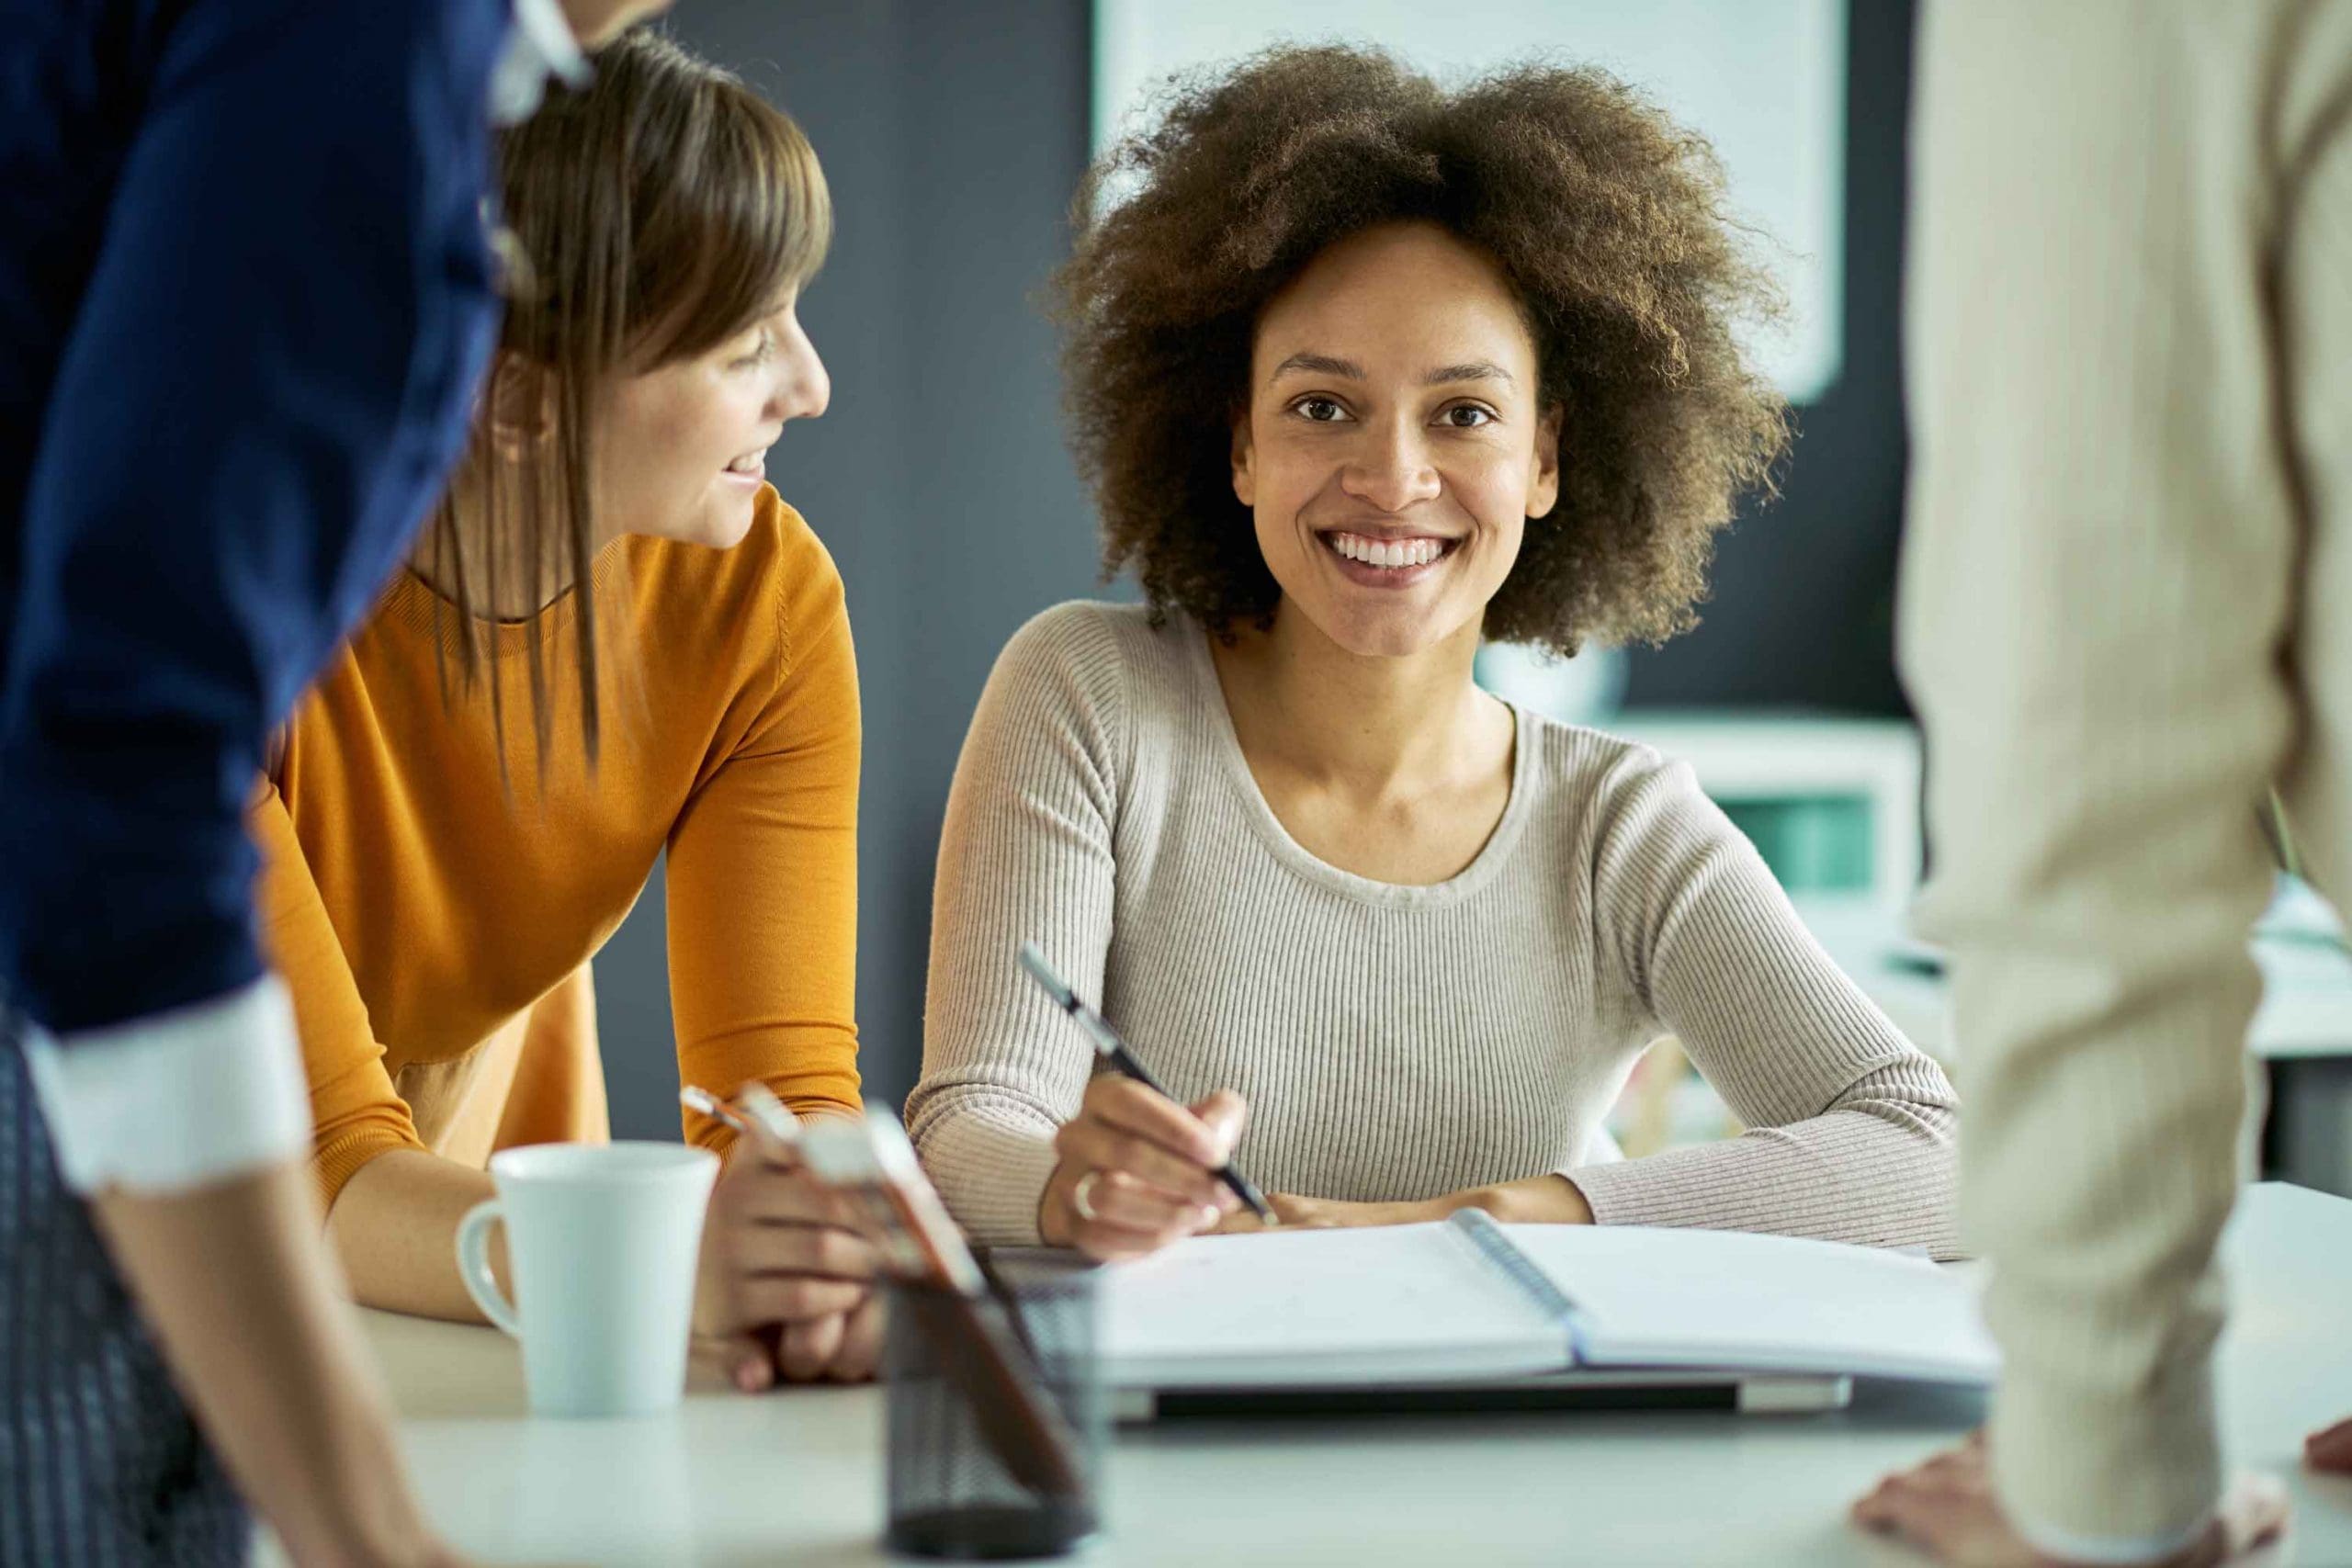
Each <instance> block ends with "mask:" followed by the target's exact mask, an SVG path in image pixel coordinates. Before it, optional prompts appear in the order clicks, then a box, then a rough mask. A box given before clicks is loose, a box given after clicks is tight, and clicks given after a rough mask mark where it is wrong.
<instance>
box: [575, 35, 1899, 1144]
mask: <svg viewBox="0 0 2352 1568" xmlns="http://www.w3.org/2000/svg"><path fill="white" fill-rule="evenodd" d="M1171 3H1174V0H1171ZM1088 10H1089V7H1088V6H1087V4H1086V3H1085V0H832V3H831V4H824V3H809V0H796V3H793V4H788V5H787V4H777V3H775V0H680V3H679V6H678V8H677V11H676V13H675V16H674V18H673V23H672V27H673V31H675V32H676V33H677V34H678V35H679V37H680V38H681V39H684V41H685V42H687V43H688V44H689V45H691V46H692V47H694V48H695V49H697V50H699V51H702V52H703V53H705V54H707V55H709V56H710V57H712V58H714V59H717V60H720V61H723V62H728V63H729V64H731V65H734V66H735V67H737V68H738V69H740V70H742V71H743V72H744V73H746V74H747V75H749V76H750V77H751V79H752V81H753V83H754V84H755V85H759V86H760V87H761V88H763V90H766V91H769V92H770V93H772V94H773V96H775V100H776V101H777V102H779V103H781V104H783V105H784V106H785V107H787V108H788V109H790V110H791V111H792V113H793V114H794V115H795V116H796V117H797V118H798V119H799V120H800V122H801V124H802V125H803V126H804V127H806V129H807V130H808V131H809V137H810V139H811V140H812V141H814V142H815V143H816V146H817V150H818V152H819V154H820V156H821V157H822V158H823V160H824V164H825V169H826V173H827V175H828V176H829V177H830V179H831V184H832V189H833V196H834V203H835V207H836V209H837V214H838V219H839V239H838V240H837V242H836V243H835V245H834V248H833V254H832V257H831V261H830V262H829V264H828V265H827V266H826V269H825V272H824V275H823V276H821V277H820V279H819V280H818V283H817V285H816V287H815V288H814V289H813V290H811V291H810V292H809V295H808V296H807V298H806V299H805V301H804V302H803V306H802V316H803V319H804V320H805V321H807V323H808V325H809V332H810V334H811V336H812V337H813V338H814V340H815V341H816V344H817V345H818V347H819V349H820V351H821V352H822V353H823V354H824V355H825V357H826V361H827V364H828V365H829V366H830V367H831V371H832V377H833V402H832V408H831V412H829V413H827V414H826V416H825V417H824V419H822V420H821V421H819V422H817V423H813V424H808V425H795V426H793V427H791V428H790V429H789V430H787V431H786V434H785V437H784V440H783V442H782V444H781V445H780V446H779V447H778V448H777V452H776V457H775V461H774V463H773V464H772V466H771V468H772V472H773V473H774V474H775V478H776V480H777V484H778V487H779V488H780V489H781V490H782V491H783V492H784V494H785V497H786V499H787V500H789V501H791V502H793V503H794V504H795V505H797V506H798V507H799V508H800V509H801V510H802V511H803V512H804V513H807V515H808V517H809V521H810V523H811V524H813V525H814V526H815V527H816V529H817V532H818V533H819V534H820V536H823V538H824V539H825V541H826V543H827V544H828V545H830V546H831V548H832V551H833V554H834V556H835V557H836V558H838V559H839V561H840V563H841V568H842V575H843V577H844V578H845V579H846V580H847V581H848V584H849V604H850V614H851V617H852V622H853V625H854V628H855V634H856V637H857V645H858V661H859V673H860V680H861V684H862V687H863V691H864V696H865V780H864V789H865V794H864V798H863V804H862V812H861V819H862V826H863V836H862V844H861V863H860V867H859V885H860V892H861V900H862V903H861V908H860V911H859V919H858V928H859V929H858V944H859V953H858V1011H859V1019H860V1025H861V1030H862V1033H863V1037H864V1041H865V1054H864V1068H865V1076H866V1086H867V1093H868V1097H869V1099H871V1100H875V1101H876V1102H877V1103H890V1104H896V1103H897V1102H898V1101H899V1100H900V1099H901V1098H902V1097H903V1096H904V1094H905V1091H906V1089H907V1088H908V1087H909V1086H910V1084H911V1083H912V1081H913V1078H914V1074H915V1069H916V1066H917V1065H918V1063H919V1060H920V1057H921V1055H922V984H923V961H924V950H925V946H926V942H927V939H928V931H929V923H930V889H931V874H932V857H933V849H934V847H935V845H936V843H937V838H938V828H939V820H940V815H941V811H942V809H943V807H944V804H945V799H946V792H947V784H948V779H949V776H950V774H951V773H953V771H954V768H955V763H956V750H957V748H958V747H959V746H960V744H961V742H962V739H963V735H964V728H965V725H966V723H967V719H968V718H969V716H970V714H971V710H972V705H973V703H974V701H975V700H976V699H977V698H978V694H979V689H980V684H981V682H983V681H984V680H985V679H986V678H987V674H988V671H989V665H990V663H991V662H992V661H993V660H994V659H995V656H996V653H997V650H998V649H1000V648H1001V646H1002V645H1003V643H1004V641H1005V639H1006V638H1007V637H1009V636H1011V635H1012V631H1013V629H1014V628H1015V627H1017V626H1019V625H1020V624H1021V623H1022V622H1023V620H1025V619H1027V618H1028V616H1029V615H1033V614H1035V612H1036V611H1037V610H1039V609H1042V608H1044V607H1045V606H1046V605H1047V604H1053V603H1055V602H1057V601H1058V600H1062V599H1067V598H1071V597H1074V596H1079V595H1082V594H1088V593H1092V592H1098V589H1097V587H1096V584H1095V572H1094V561H1095V547H1094V540H1093V535H1092V532H1091V520H1090V517H1089V513H1088V511H1087V508H1086V506H1085V503H1084V500H1083V497H1082V495H1081V493H1080V489H1079V486H1078V483H1077V480H1076V479H1075V477H1074V475H1073V473H1072V470H1071V467H1070V463H1069V457H1068V456H1067V453H1066V450H1065V448H1064V446H1063V444H1062V438H1061V432H1060V423H1059V415H1058V402H1057V399H1058V387H1057V378H1056V374H1055V367H1054V357H1053V355H1054V344H1053V335H1052V333H1051V330H1050V328H1049V327H1048V325H1047V324H1046V321H1045V320H1044V318H1043V316H1042V315H1041V313H1040V311H1039V310H1038V308H1037V298H1038V293H1039V290H1040V289H1041V288H1042V287H1043V285H1044V283H1045V280H1046V275H1047V274H1048V273H1049V272H1050V271H1051V269H1052V267H1053V266H1054V265H1055V263H1056V262H1057V260H1058V259H1059V258H1060V256H1061V254H1062V253H1063V251H1064V249H1065V246H1066V243H1067V239H1068V228H1067V224H1066V204H1067V203H1068V201H1069V196H1070V194H1071V192H1072V190H1073V188H1074V187H1075V186H1076V184H1077V180H1078V177H1079V174H1080V170H1081V168H1082V167H1083V164H1084V161H1085V155H1086V127H1087V122H1088V96H1087V95H1088V68H1087V62H1088V55H1089V47H1090V46H1089V35H1088V20H1087V18H1088ZM1909 37H1910V7H1909V5H1908V3H1907V0H1854V17H1853V24H1852V31H1851V38H1852V58H1853V63H1852V69H1851V78H1852V82H1851V103H1852V107H1851V110H1850V114H1849V119H1850V130H1851V134H1850V137H1849V148H1850V151H1849V173H1848V186H1849V231H1848V247H1847V248H1848V257H1847V320H1846V342H1847V355H1848V359H1847V367H1846V371H1845V374H1844V376H1843V377H1842V378H1841V379H1840V381H1839V382H1838V385H1837V387H1836V388H1834V389H1832V390H1831V392H1830V393H1829V394H1828V395H1827V396H1826V398H1824V399H1823V400H1822V401H1821V402H1820V403H1819V404H1817V405H1815V407H1813V408H1811V409H1809V410H1807V411H1804V417H1803V426H1804V435H1803V438H1802V439H1801V441H1800V443H1799V446H1798V448H1797V455H1796V458H1795V461H1794V463H1793V465H1792V468H1791V470H1790V474H1789V477H1788V484H1787V491H1786V495H1785V498H1784V499H1783V501H1782V502H1781V503H1780V504H1779V505H1777V506H1775V507H1773V508H1771V509H1770V510H1769V511H1766V512H1764V513H1761V514H1760V515H1759V516H1758V517H1757V518H1756V519H1754V520H1753V521H1750V522H1748V523H1747V524H1745V525H1743V526H1742V527H1741V528H1740V529H1739V530H1738V531H1737V533H1736V534H1735V535H1734V536H1733V537H1732V538H1731V539H1730V540H1729V541H1728V542H1727V543H1726V545H1725V547H1724V550H1723V553H1722V557H1721V568H1720V570H1719V571H1718V572H1717V574H1716V592H1715V596H1714V600H1713V604H1712V605H1711V606H1710V608H1709V610H1708V612H1707V620H1706V624H1705V625H1704V626H1702V628H1701V629H1700V630H1699V631H1698V632H1696V633H1694V634H1693V635H1692V636H1691V637H1687V638H1685V639H1683V640H1682V641H1680V642H1679V643H1676V644H1674V645H1671V646H1670V647H1668V649H1664V650H1662V651H1659V652H1657V653H1651V654H1645V655H1642V656H1640V657H1639V658H1638V659H1637V660H1635V664H1634V677H1633V686H1632V692H1631V699H1630V700H1632V701H1633V702H1634V703H1637V704H1639V703H1717V702H1723V703H1747V704H1753V703H1773V704H1797V705H1816V706H1828V707H1841V708H1848V709H1854V710H1859V711H1866V712H1870V711H1877V712H1883V711H1892V710H1894V708H1895V707H1896V706H1897V705H1899V704H1900V700H1901V699H1900V695H1899V694H1898V693H1897V692H1896V689H1895V686H1894V677H1893V672H1892V669H1891V665H1890V661H1889V657H1888V649H1887V645H1888V637H1889V631H1888V621H1889V614H1888V605H1889V604H1890V603H1891V594H1892V580H1893V579H1892V569H1893V560H1894V540H1895V533H1896V528H1897V524H1898V517H1899V508H1900V503H1901V495H1902V472H1903V443H1902V414H1901V408H1900V404H1899V401H1898V394H1899V389H1900V376H1899V368H1898V366H1897V362H1896V358H1895V341H1894V336H1895V334H1894V323H1895V313H1896V310H1895V306H1896V280H1897V278H1898V276H1899V265H1900V263H1899V245H1900V242H1901V235H1902V227H1901V203H1902V173H1903V152H1902V126H1903V118H1904V109H1905V95H1906V93H1907V80H1908V75H1909V47H1910V45H1909ZM662 949H663V943H662V899H661V886H660V879H659V877H658V876H657V877H656V878H655V881H654V885H653V886H651V887H650V888H649V889H648V890H647V895H646V897H645V899H644V900H643V901H642V902H641V903H640V905H639V908H638V910H637V912H636V913H635V914H634V915H632V916H631V917H630V919H629V920H628V923H627V924H626V925H625V926H624V927H623V928H622V930H621V931H620V933H619V934H618V935H616V937H615V938H614V939H613V942H612V943H611V944H610V946H608V947H607V948H606V950H605V953H603V954H602V955H601V956H600V957H599V958H598V960H597V963H596V982H597V990H598V1012H599V1018H600V1021H601V1024H602V1028H603V1033H604V1043H605V1076H606V1078H607V1080H608V1084H609V1087H610V1089H611V1094H612V1103H613V1123H614V1130H615V1132H616V1134H618V1135H621V1136H637V1137H662V1136H674V1135H675V1134H676V1131H677V1112H676V1110H675V1097H676V1091H677V1068H676V1061H675V1056H674V1055H673V1048H672V1037H671V1033H670V1020H669V1004H668V988H667V981H666V978H665V971H666V963H665V960H664V955H663V950H662ZM714 1087H720V1088H724V1087H728V1086H714Z"/></svg>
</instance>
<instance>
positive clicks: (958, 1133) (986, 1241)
mask: <svg viewBox="0 0 2352 1568" xmlns="http://www.w3.org/2000/svg"><path fill="white" fill-rule="evenodd" d="M917 1146H918V1148H919V1149H920V1150H921V1151H922V1163H923V1166H924V1168H926V1169H927V1170H929V1171H930V1172H931V1179H932V1181H933V1184H934V1185H935V1186H937V1187H938V1189H939V1195H940V1196H941V1197H942V1198H943V1199H944V1200H946V1202H947V1212H948V1213H951V1214H953V1215H954V1216H955V1217H956V1224H959V1225H961V1226H963V1227H964V1232H965V1234H966V1235H968V1236H970V1237H971V1238H972V1240H974V1241H975V1242H978V1244H980V1245H981V1246H983V1247H1035V1246H1036V1245H1038V1241H1039V1237H1038V1235H1037V1204H1038V1202H1039V1201H1040V1200H1041V1199H1043V1198H1044V1196H1045V1192H1046V1182H1047V1181H1048V1180H1050V1179H1052V1177H1053V1174H1054V1167H1055V1166H1056V1165H1057V1164H1058V1163H1060V1161H1059V1156H1057V1155H1056V1154H1055V1153H1054V1145H1053V1142H1052V1140H1051V1139H1050V1138H1041V1137H1039V1136H1037V1135H1036V1134H1034V1133H1030V1132H1025V1131H1020V1130H1017V1129H1014V1128H1011V1127H1006V1126H1003V1125H1001V1124H999V1123H995V1122H989V1121H988V1120H987V1119H986V1118H985V1117H983V1116H980V1115H978V1114H972V1113H967V1114H964V1115H959V1116H955V1117H951V1118H948V1119H946V1120H944V1121H943V1122H939V1123H937V1124H935V1125H934V1126H933V1127H931V1128H929V1129H927V1130H926V1135H925V1136H923V1137H922V1138H921V1139H920V1140H919V1141H918V1144H917Z"/></svg>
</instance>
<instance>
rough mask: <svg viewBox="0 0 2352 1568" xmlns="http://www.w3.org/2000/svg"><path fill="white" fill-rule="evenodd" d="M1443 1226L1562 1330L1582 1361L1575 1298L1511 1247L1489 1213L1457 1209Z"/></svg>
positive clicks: (1581, 1330) (1581, 1328)
mask: <svg viewBox="0 0 2352 1568" xmlns="http://www.w3.org/2000/svg"><path fill="white" fill-rule="evenodd" d="M1446 1224H1447V1225H1448V1226H1449V1227H1450V1228H1452V1230H1453V1232H1454V1234H1455V1235H1459V1236H1461V1237H1462V1239H1463V1240H1464V1241H1466V1242H1468V1243H1469V1244H1470V1245H1471V1246H1472V1247H1474V1248H1476V1250H1477V1253H1478V1256H1479V1257H1481V1258H1485V1259H1486V1260H1487V1262H1488V1263H1491V1264H1493V1265H1494V1266H1495V1267H1496V1268H1497V1269H1500V1270H1502V1273H1503V1277H1504V1278H1505V1279H1508V1280H1510V1282H1511V1283H1512V1284H1514V1285H1516V1286H1518V1287H1519V1289H1520V1292H1521V1294H1523V1295H1525V1296H1526V1297H1527V1299H1528V1300H1530V1301H1532V1302H1533V1303H1535V1305H1536V1306H1537V1308H1538V1309H1539V1310H1541V1311H1542V1312H1543V1314H1544V1316H1545V1317H1548V1318H1550V1319H1551V1320H1552V1321H1553V1322H1554V1323H1556V1324H1558V1325H1560V1326H1561V1327H1562V1328H1563V1329H1565V1330H1566V1332H1567V1336H1568V1348H1569V1349H1570V1351H1571V1352H1572V1353H1573V1354H1574V1355H1575V1358H1576V1359H1577V1361H1578V1362H1582V1361H1583V1360H1584V1359H1585V1347H1584V1314H1582V1313H1581V1312H1579V1311H1578V1310H1577V1303H1576V1302H1575V1300H1574V1298H1572V1297H1570V1296H1569V1295H1568V1294H1567V1292H1565V1291H1563V1290H1561V1289H1560V1287H1559V1286H1558V1285H1556V1284H1554V1283H1553V1282H1552V1278H1551V1276H1550V1275H1548V1274H1546V1273H1544V1270H1542V1269H1538V1268H1537V1267H1535V1265H1534V1264H1532V1263H1531V1262H1529V1261H1528V1260H1527V1255H1526V1254H1525V1253H1523V1252H1521V1251H1520V1249H1519V1248H1518V1247H1513V1246H1512V1245H1511V1240H1510V1236H1508V1235H1504V1234H1503V1227H1502V1226H1501V1225H1499V1224H1496V1223H1495V1217H1494V1216H1493V1215H1492V1214H1489V1213H1487V1211H1486V1210H1484V1209H1456V1210H1455V1211H1454V1212H1453V1215H1452V1217H1450V1218H1449V1219H1448V1220H1447V1221H1446Z"/></svg>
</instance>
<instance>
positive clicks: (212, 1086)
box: [26, 976, 311, 1193]
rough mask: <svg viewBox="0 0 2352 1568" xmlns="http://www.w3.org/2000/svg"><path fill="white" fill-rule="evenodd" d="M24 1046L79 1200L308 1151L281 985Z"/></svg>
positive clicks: (204, 1181) (226, 1175)
mask: <svg viewBox="0 0 2352 1568" xmlns="http://www.w3.org/2000/svg"><path fill="white" fill-rule="evenodd" d="M26 1059H27V1062H28V1066H30V1067H31V1069H32V1077H33V1088H34V1091H35V1093H36V1094H37V1095H38V1097H39V1098H40V1106H41V1115H42V1119H43V1120H44V1121H45V1122H47V1123H48V1126H49V1135H50V1141H51V1144H52V1145H54V1146H55V1148H56V1150H57V1165H58V1171H59V1174H60V1175H62V1177H63V1178H64V1179H65V1184H66V1185H67V1186H68V1187H70V1188H72V1189H73V1190H74V1191H76V1192H80V1193H91V1192H96V1191H97V1190H100V1189H102V1188H107V1187H121V1188H124V1189H126V1190H130V1191H140V1192H176V1191H186V1190H189V1189H192V1188H197V1187H204V1186H209V1185H210V1184H212V1183H215V1182H219V1181H224V1180H227V1179H230V1178H232V1177H236V1176H242V1175H244V1174H246V1173H248V1172H250V1171H254V1170H259V1169H262V1168H266V1167H269V1166H274V1165H284V1164H290V1163H292V1162H293V1161H296V1160H299V1159H300V1158H301V1157H302V1156H303V1154H304V1153H305V1152H306V1151H307V1150H308V1149H309V1147H310V1143H311V1097H310V1090H309V1087H308V1085H307V1083H306V1081H305V1079H304V1077H303V1074H302V1056H301V1051H300V1047H299V1045H298V1044H297V1043H296V1036H295V1033H294V1009H293V1004H292V1003H291V1002H290V1001H289V1000H288V997H287V994H286V987H284V986H283V985H281V984H280V983H279V982H278V981H277V978H276V977H275V976H265V977H264V978H262V979H259V980H256V981H254V983H253V984H252V985H249V986H244V987H240V988H238V989H236V990H234V991H232V992H230V993H228V994H227V995H226V996H222V997H218V998H214V999H212V1000H210V1001H208V1002H199V1003H198V1004H197V1005H195V1006H193V1007H185V1008H175V1009H174V1010H171V1011H169V1012H164V1013H158V1014H156V1015H154V1016H153V1017H150V1018H142V1019H134V1020H132V1021H130V1022H128V1023H120V1024H115V1025H111V1026H109V1027H107V1028H105V1029H91V1030H85V1031H82V1032H78V1033H74V1034H71V1035H67V1036H65V1037H63V1038H62V1039H58V1038H52V1037H51V1036H49V1035H46V1034H42V1033H38V1032H36V1033H34V1034H32V1035H31V1036H30V1037H29V1038H28V1040H27V1041H26Z"/></svg>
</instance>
